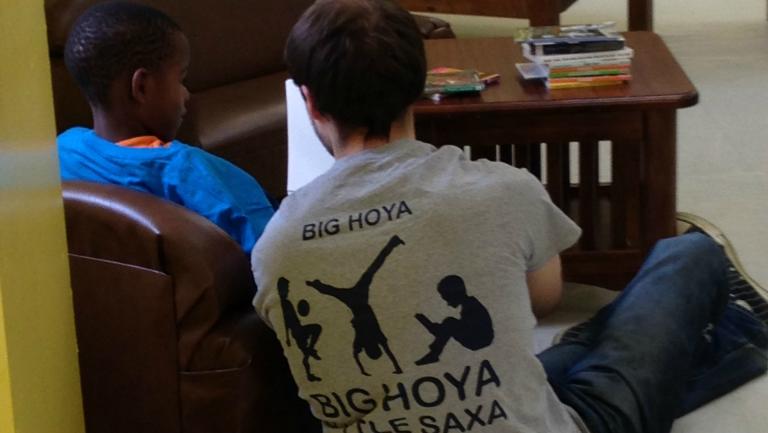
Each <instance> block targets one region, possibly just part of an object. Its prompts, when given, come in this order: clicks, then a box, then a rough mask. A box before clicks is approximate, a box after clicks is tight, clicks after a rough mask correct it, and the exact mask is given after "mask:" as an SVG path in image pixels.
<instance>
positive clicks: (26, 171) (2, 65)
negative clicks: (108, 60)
mask: <svg viewBox="0 0 768 433" xmlns="http://www.w3.org/2000/svg"><path fill="white" fill-rule="evenodd" d="M53 119H54V118H53V106H52V95H51V86H50V72H49V66H48V56H47V46H46V35H45V17H44V12H43V0H0V432H3V433H49V432H50V433H79V432H83V431H84V427H83V413H82V404H81V397H80V380H79V373H78V365H77V349H76V343H75V332H74V318H73V312H72V298H71V291H70V288H69V275H68V268H67V257H66V240H65V234H64V219H63V216H64V215H63V210H62V204H61V186H60V183H59V180H58V164H57V161H56V152H55V145H54V137H55V129H54V120H53Z"/></svg>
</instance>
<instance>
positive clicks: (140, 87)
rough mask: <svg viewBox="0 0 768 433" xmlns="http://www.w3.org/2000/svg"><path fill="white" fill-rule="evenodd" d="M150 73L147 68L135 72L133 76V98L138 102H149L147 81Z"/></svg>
mask: <svg viewBox="0 0 768 433" xmlns="http://www.w3.org/2000/svg"><path fill="white" fill-rule="evenodd" d="M148 79H149V71H147V69H146V68H139V69H137V70H135V71H133V75H131V97H132V98H133V99H134V100H136V101H138V102H146V100H147V81H148Z"/></svg>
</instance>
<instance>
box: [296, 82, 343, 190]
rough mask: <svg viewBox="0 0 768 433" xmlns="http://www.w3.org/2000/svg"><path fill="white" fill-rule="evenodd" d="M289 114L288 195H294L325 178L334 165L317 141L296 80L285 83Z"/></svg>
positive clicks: (329, 155) (328, 154)
mask: <svg viewBox="0 0 768 433" xmlns="http://www.w3.org/2000/svg"><path fill="white" fill-rule="evenodd" d="M285 103H286V109H287V111H288V193H289V194H290V193H292V192H293V191H296V190H297V189H299V188H301V187H302V186H304V185H306V184H307V183H309V182H310V181H311V180H312V179H314V178H316V177H317V176H319V175H321V174H323V173H324V172H325V171H326V170H328V169H329V168H331V165H333V157H332V156H331V154H330V153H328V151H327V150H325V147H323V144H322V143H321V142H320V139H319V138H317V135H316V134H315V130H314V128H312V122H311V121H310V120H309V114H308V113H307V108H306V105H305V104H304V98H302V97H301V91H300V90H299V88H298V87H296V84H294V83H293V80H286V81H285Z"/></svg>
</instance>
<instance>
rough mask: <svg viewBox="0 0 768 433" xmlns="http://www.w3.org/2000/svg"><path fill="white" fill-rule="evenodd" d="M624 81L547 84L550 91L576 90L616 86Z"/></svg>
mask: <svg viewBox="0 0 768 433" xmlns="http://www.w3.org/2000/svg"><path fill="white" fill-rule="evenodd" d="M623 83H624V82H623V81H593V82H589V81H579V82H575V83H549V82H548V83H547V88H548V89H550V90H555V89H576V88H580V87H602V86H616V85H619V84H623Z"/></svg>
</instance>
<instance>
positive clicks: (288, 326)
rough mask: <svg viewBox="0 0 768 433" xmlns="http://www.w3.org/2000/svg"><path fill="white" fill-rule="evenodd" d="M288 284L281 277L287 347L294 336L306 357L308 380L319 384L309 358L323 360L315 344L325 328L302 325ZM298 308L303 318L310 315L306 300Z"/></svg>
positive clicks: (278, 287)
mask: <svg viewBox="0 0 768 433" xmlns="http://www.w3.org/2000/svg"><path fill="white" fill-rule="evenodd" d="M288 284H289V282H288V280H287V279H285V278H282V277H280V279H279V280H277V293H278V294H279V295H280V307H281V308H282V309H283V321H284V322H285V345H286V346H288V347H291V336H293V339H294V340H295V341H296V345H297V346H298V347H299V350H301V353H302V354H303V355H304V359H303V360H302V364H304V370H306V372H307V380H309V381H310V382H317V381H319V380H321V379H320V378H319V377H317V376H315V375H314V374H312V371H311V370H310V368H309V357H310V356H311V357H312V358H315V359H317V360H318V361H319V360H320V359H321V358H320V355H318V354H317V350H315V344H317V340H318V339H319V338H320V333H321V332H322V331H323V328H322V327H321V326H320V325H318V324H316V323H312V324H309V325H302V324H301V321H300V320H299V316H298V315H297V314H296V311H295V310H294V309H293V304H291V301H289V300H288ZM297 308H298V310H299V314H300V315H301V316H302V317H306V316H307V315H308V314H309V302H307V301H306V300H304V299H302V300H300V301H299V303H298V305H297Z"/></svg>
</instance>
